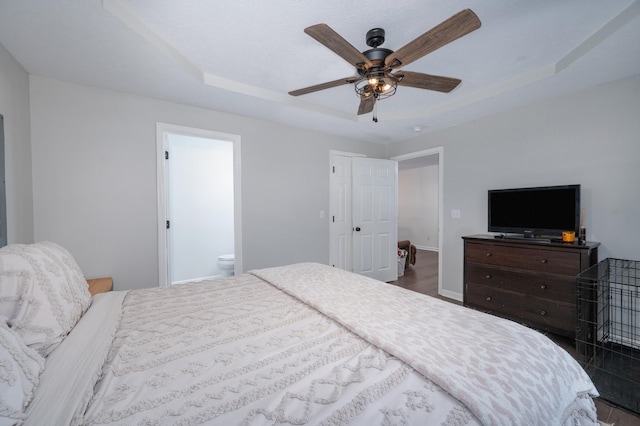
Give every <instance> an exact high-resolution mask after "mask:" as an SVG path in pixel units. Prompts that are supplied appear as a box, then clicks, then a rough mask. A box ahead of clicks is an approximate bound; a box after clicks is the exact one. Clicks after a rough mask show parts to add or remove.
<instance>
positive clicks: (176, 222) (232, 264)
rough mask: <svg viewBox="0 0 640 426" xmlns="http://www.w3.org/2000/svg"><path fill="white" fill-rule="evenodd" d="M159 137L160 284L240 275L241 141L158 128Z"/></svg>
mask: <svg viewBox="0 0 640 426" xmlns="http://www.w3.org/2000/svg"><path fill="white" fill-rule="evenodd" d="M158 137H159V139H161V140H159V141H158V150H159V157H160V159H159V163H161V164H159V165H158V194H159V197H158V198H159V200H158V201H159V205H158V211H159V214H158V221H159V260H160V275H161V277H160V283H161V285H171V284H180V283H184V282H190V281H199V280H205V279H212V278H217V277H221V276H227V275H229V274H233V273H236V272H238V273H239V272H240V271H242V269H241V265H242V257H241V247H240V244H241V238H240V219H239V218H240V204H239V201H240V194H239V190H240V182H239V179H240V173H239V164H240V163H239V155H240V149H239V148H240V147H239V145H240V138H239V136H237V135H230V134H223V133H219V132H212V131H207V130H203V129H193V128H185V127H179V126H171V125H166V124H158ZM162 225H164V226H162ZM160 228H162V229H160ZM163 248H164V250H162V249H163ZM163 276H164V277H165V278H164V280H163Z"/></svg>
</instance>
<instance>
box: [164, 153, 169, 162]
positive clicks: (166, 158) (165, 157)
mask: <svg viewBox="0 0 640 426" xmlns="http://www.w3.org/2000/svg"><path fill="white" fill-rule="evenodd" d="M164 159H165V160H168V159H169V151H165V152H164Z"/></svg>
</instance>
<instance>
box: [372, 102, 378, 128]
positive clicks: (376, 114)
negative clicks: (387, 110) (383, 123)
mask: <svg viewBox="0 0 640 426" xmlns="http://www.w3.org/2000/svg"><path fill="white" fill-rule="evenodd" d="M373 122H374V123H377V122H378V103H377V102H376V101H375V99H374V101H373Z"/></svg>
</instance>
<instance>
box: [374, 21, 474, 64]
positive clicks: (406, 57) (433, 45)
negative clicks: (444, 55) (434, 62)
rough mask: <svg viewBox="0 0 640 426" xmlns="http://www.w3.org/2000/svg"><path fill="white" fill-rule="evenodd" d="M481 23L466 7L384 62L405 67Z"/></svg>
mask: <svg viewBox="0 0 640 426" xmlns="http://www.w3.org/2000/svg"><path fill="white" fill-rule="evenodd" d="M480 25H481V23H480V19H479V18H478V16H477V15H476V14H475V13H473V11H471V9H464V10H462V11H460V12H458V13H456V14H455V15H453V16H452V17H451V18H449V19H447V20H446V21H444V22H442V23H440V24H439V25H436V26H435V27H433V28H432V29H430V30H429V31H427V32H426V33H424V34H422V35H421V36H420V37H418V38H416V39H415V40H413V41H411V42H409V43H408V44H406V45H405V46H403V47H401V48H400V49H398V50H396V51H395V52H393V53H392V54H390V55H389V56H387V57H386V59H385V61H384V63H385V65H386V66H388V67H391V68H400V67H404V66H406V65H408V64H410V63H411V62H413V61H415V60H418V59H420V58H422V57H423V56H424V55H426V54H428V53H431V52H433V51H434V50H436V49H439V48H441V47H442V46H444V45H446V44H448V43H451V42H452V41H454V40H456V39H458V38H460V37H462V36H463V35H466V34H469V33H470V32H471V31H474V30H477V29H478V28H480Z"/></svg>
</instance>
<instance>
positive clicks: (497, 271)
mask: <svg viewBox="0 0 640 426" xmlns="http://www.w3.org/2000/svg"><path fill="white" fill-rule="evenodd" d="M465 274H466V276H465V282H467V283H475V284H482V285H486V286H489V287H496V288H500V289H503V290H510V291H515V292H518V293H524V294H527V295H530V296H535V297H540V298H543V299H553V300H557V301H559V302H564V303H575V302H576V280H575V278H572V277H570V276H566V275H558V274H549V273H545V272H531V271H526V270H508V269H503V268H500V267H497V266H493V265H487V264H482V263H467V268H466V271H465Z"/></svg>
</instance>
